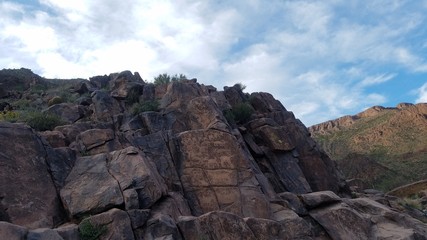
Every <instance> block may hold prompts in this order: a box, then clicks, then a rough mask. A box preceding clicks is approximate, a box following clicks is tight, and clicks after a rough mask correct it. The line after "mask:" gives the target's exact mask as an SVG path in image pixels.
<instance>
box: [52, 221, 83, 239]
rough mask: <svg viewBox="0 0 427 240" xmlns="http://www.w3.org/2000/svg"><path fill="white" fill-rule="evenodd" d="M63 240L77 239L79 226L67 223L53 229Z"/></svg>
mask: <svg viewBox="0 0 427 240" xmlns="http://www.w3.org/2000/svg"><path fill="white" fill-rule="evenodd" d="M54 230H55V231H56V232H57V233H58V234H59V235H60V236H61V237H62V238H63V239H64V240H77V239H80V237H79V226H78V225H77V224H74V223H67V224H64V225H61V226H59V227H58V228H55V229H54Z"/></svg>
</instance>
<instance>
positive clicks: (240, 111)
mask: <svg viewBox="0 0 427 240" xmlns="http://www.w3.org/2000/svg"><path fill="white" fill-rule="evenodd" d="M231 111H232V113H233V116H234V120H235V121H236V122H237V123H245V122H247V121H248V120H249V118H250V117H251V115H252V113H253V112H254V110H253V108H252V107H251V106H250V105H249V104H248V103H239V104H237V105H235V106H234V107H233V109H232V110H231Z"/></svg>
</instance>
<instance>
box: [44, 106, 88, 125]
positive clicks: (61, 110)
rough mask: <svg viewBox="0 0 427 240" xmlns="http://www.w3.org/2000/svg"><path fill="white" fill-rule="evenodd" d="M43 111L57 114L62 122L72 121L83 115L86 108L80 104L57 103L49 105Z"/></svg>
mask: <svg viewBox="0 0 427 240" xmlns="http://www.w3.org/2000/svg"><path fill="white" fill-rule="evenodd" d="M45 112H47V113H50V114H54V115H57V116H59V117H60V118H61V119H62V121H64V122H67V123H74V122H76V121H77V120H79V119H80V118H82V117H84V116H85V113H86V109H85V108H84V107H83V106H81V105H75V104H72V103H59V104H55V105H53V106H50V107H49V108H48V109H46V110H45Z"/></svg>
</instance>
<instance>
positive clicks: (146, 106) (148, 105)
mask: <svg viewBox="0 0 427 240" xmlns="http://www.w3.org/2000/svg"><path fill="white" fill-rule="evenodd" d="M159 105H160V103H159V102H158V101H157V100H152V101H144V102H142V103H135V104H134V105H133V106H132V109H131V112H132V114H133V115H137V114H139V113H142V112H148V111H153V112H157V111H159Z"/></svg>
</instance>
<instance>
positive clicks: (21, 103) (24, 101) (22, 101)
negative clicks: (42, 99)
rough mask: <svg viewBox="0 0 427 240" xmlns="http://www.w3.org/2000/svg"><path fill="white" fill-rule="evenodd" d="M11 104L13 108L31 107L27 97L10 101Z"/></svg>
mask: <svg viewBox="0 0 427 240" xmlns="http://www.w3.org/2000/svg"><path fill="white" fill-rule="evenodd" d="M12 106H13V107H14V109H19V110H27V109H29V108H31V101H30V100H28V99H19V100H17V101H15V102H14V103H12Z"/></svg>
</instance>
